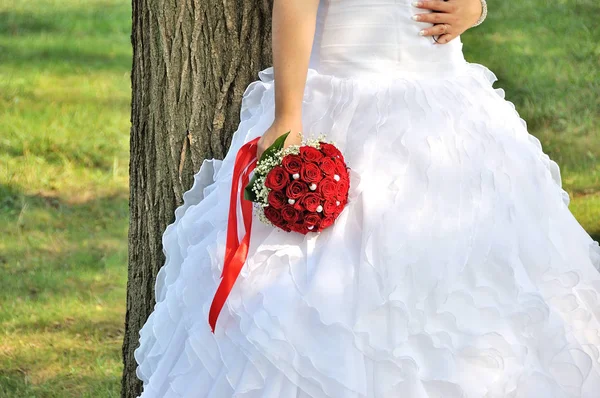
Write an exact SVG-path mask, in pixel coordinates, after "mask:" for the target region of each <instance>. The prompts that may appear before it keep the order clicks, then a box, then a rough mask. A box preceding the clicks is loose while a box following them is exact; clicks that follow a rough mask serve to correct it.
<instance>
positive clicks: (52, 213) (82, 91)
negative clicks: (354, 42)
mask: <svg viewBox="0 0 600 398" xmlns="http://www.w3.org/2000/svg"><path fill="white" fill-rule="evenodd" d="M130 12H131V9H130V4H129V2H128V1H127V0H87V1H84V0H28V1H14V0H0V235H1V236H2V240H1V241H0V267H1V268H0V272H1V273H2V274H1V276H2V277H1V278H0V305H1V306H0V397H10V398H21V397H36V398H37V397H95V398H104V397H116V396H118V395H119V387H120V384H119V382H120V372H121V358H120V354H121V352H120V350H121V338H122V333H123V319H124V312H125V285H126V262H127V223H128V222H127V211H128V205H127V202H128V187H127V177H128V176H127V174H128V170H127V169H128V144H129V136H128V133H129V97H130V82H129V71H130V64H131V48H130V43H129V31H130V21H131V15H130ZM596 15H600V5H598V3H597V2H596V1H595V0H594V1H592V0H579V1H558V2H553V3H552V4H551V5H550V4H547V3H546V2H545V1H543V0H522V1H518V2H498V1H491V2H490V16H489V19H488V21H487V22H486V23H485V24H484V25H483V26H481V27H479V28H476V30H475V29H474V30H473V32H472V33H468V34H465V35H464V37H463V41H464V42H465V50H466V53H467V58H468V59H469V60H470V61H472V62H478V63H481V64H484V65H487V66H488V67H490V69H492V70H493V71H494V72H495V73H496V74H497V75H498V77H499V79H500V81H499V82H498V83H497V87H503V88H504V89H505V90H506V92H507V98H508V99H509V100H511V101H513V102H514V103H515V105H516V106H517V109H518V110H519V113H520V114H521V116H522V117H523V118H524V119H525V120H527V121H528V125H529V127H530V131H531V132H532V133H533V134H535V135H536V136H538V137H540V139H541V140H542V143H543V145H544V149H545V151H546V152H547V153H548V154H549V155H550V156H551V157H552V158H553V159H555V160H556V161H557V162H558V163H559V164H560V165H561V169H562V173H563V180H564V186H565V188H567V190H568V191H569V192H570V193H571V195H572V198H573V199H572V204H571V210H572V211H573V214H575V216H576V217H577V219H578V220H579V221H580V222H581V224H582V225H583V226H584V227H585V228H586V229H587V230H588V232H589V233H590V234H592V235H593V236H594V237H596V239H598V238H600V223H599V221H598V220H599V219H600V127H598V126H600V97H599V96H598V95H597V93H598V92H600V76H599V73H600V72H599V71H600V65H599V61H598V60H599V59H600V46H599V45H598V43H597V41H596V40H595V39H594V37H595V36H596V35H594V29H595V25H596V21H595V18H594V16H596Z"/></svg>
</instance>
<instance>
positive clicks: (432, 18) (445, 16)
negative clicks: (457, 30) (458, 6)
mask: <svg viewBox="0 0 600 398" xmlns="http://www.w3.org/2000/svg"><path fill="white" fill-rule="evenodd" d="M413 19H414V20H415V21H419V22H429V23H433V24H438V23H455V22H456V21H457V18H456V15H454V14H450V13H447V12H430V13H426V14H415V15H413Z"/></svg>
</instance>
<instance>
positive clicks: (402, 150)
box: [135, 64, 600, 398]
mask: <svg viewBox="0 0 600 398" xmlns="http://www.w3.org/2000/svg"><path fill="white" fill-rule="evenodd" d="M259 76H260V80H258V81H256V82H253V83H252V84H250V85H249V86H248V89H247V90H246V92H245V93H244V99H243V103H242V109H241V123H240V125H239V129H238V130H237V131H236V132H235V134H234V137H233V141H232V144H231V148H230V151H229V153H228V154H227V156H226V157H225V159H224V160H223V161H220V160H207V161H205V162H204V164H203V165H202V167H201V169H200V171H199V172H198V173H197V174H196V175H195V180H194V184H193V186H192V188H191V189H190V190H189V191H187V192H186V193H185V195H184V204H183V205H182V206H180V207H179V208H177V210H176V211H175V221H174V222H173V223H172V224H170V225H169V226H168V227H167V229H166V231H165V232H164V235H163V250H164V253H165V255H166V259H167V260H166V263H165V265H164V267H163V268H162V269H161V270H160V272H159V275H158V279H157V282H156V299H157V304H156V306H155V309H154V312H153V313H152V314H151V315H150V318H149V319H148V320H147V322H146V324H145V325H144V327H143V329H142V330H141V332H140V347H139V348H138V349H137V350H136V352H135V357H136V360H137V361H138V364H139V367H138V369H137V375H138V377H139V378H140V379H141V380H142V381H143V382H144V393H143V394H142V397H143V398H152V397H161V398H162V397H190V398H191V397H198V398H200V397H202V398H205V397H211V398H212V397H214V398H225V397H244V398H258V397H261V398H308V397H312V398H325V397H330V398H366V397H368V398H391V397H403V398H421V397H443V398H452V397H536V398H538V397H540V398H542V397H543V398H546V397H586V398H597V397H598V396H600V395H599V394H600V273H599V272H598V269H599V268H600V247H599V246H598V243H597V242H595V241H593V240H592V238H591V237H590V236H589V235H588V234H587V233H586V231H585V230H584V229H583V228H582V227H581V225H580V224H579V223H578V222H577V220H576V219H575V218H574V217H573V215H572V214H571V212H570V211H569V208H568V202H569V196H568V194H567V193H566V192H565V191H564V190H563V189H562V188H561V179H560V171H559V167H558V166H557V164H556V163H555V162H554V161H552V160H551V159H549V157H548V155H546V154H545V153H544V152H543V151H542V147H541V145H540V142H539V140H538V139H537V138H535V137H534V136H532V135H530V134H529V133H528V132H527V128H526V125H525V122H524V121H523V120H522V119H521V118H520V117H519V115H518V114H517V112H516V111H515V109H514V106H513V105H512V104H511V103H510V102H508V101H506V100H505V99H504V95H503V92H502V90H499V89H494V88H493V87H492V84H493V82H494V81H495V80H496V77H495V76H494V75H493V73H492V72H490V71H489V70H488V69H487V68H485V67H483V66H481V65H477V64H467V67H466V68H465V70H464V72H463V73H457V74H456V75H455V76H452V77H451V78H448V77H445V78H439V79H429V80H418V79H401V78H394V79H390V80H387V81H385V80H383V81H370V80H360V79H349V78H339V77H335V76H329V75H323V74H319V73H318V72H317V71H316V70H314V69H309V74H308V79H307V84H306V91H305V97H304V109H303V124H304V130H305V131H304V132H305V135H308V136H318V135H319V134H321V133H322V134H325V135H327V137H328V138H329V139H332V140H333V141H334V142H335V143H336V144H337V145H338V147H340V149H341V150H342V151H343V152H344V154H345V157H346V161H347V163H348V165H349V166H350V167H351V185H352V186H351V191H350V203H349V204H348V206H347V207H346V208H345V210H344V211H343V212H342V214H341V215H340V217H339V219H338V220H337V221H336V223H335V224H334V225H333V226H332V227H330V228H329V229H327V230H325V231H324V232H322V233H320V234H319V235H314V234H313V235H310V234H309V235H306V236H304V235H300V234H296V233H286V232H284V231H281V230H276V229H273V228H271V227H268V226H266V225H264V224H261V223H260V222H259V221H258V219H256V218H255V220H254V223H253V228H252V235H251V243H250V245H251V246H250V251H249V256H248V261H247V263H246V264H245V265H244V268H243V269H242V272H241V274H240V276H239V278H238V280H237V282H236V284H235V286H234V288H233V290H232V292H231V294H230V296H229V298H228V301H227V303H226V305H225V307H224V308H223V311H222V313H221V315H220V318H219V321H218V323H217V328H216V331H215V334H213V333H211V331H210V328H209V325H208V310H209V307H210V304H211V301H212V299H213V296H214V293H215V290H216V288H217V285H218V283H219V281H220V275H221V270H222V267H223V256H224V248H225V240H226V226H227V214H228V205H229V194H230V189H231V175H232V169H233V162H234V159H235V154H236V152H237V150H238V148H239V147H240V146H242V145H243V144H244V143H245V142H247V141H249V140H251V139H252V138H255V137H257V136H259V135H261V134H262V133H263V132H264V131H265V130H266V129H267V128H268V127H269V125H270V124H271V122H272V121H273V115H274V114H273V109H274V81H273V74H272V68H269V69H266V70H264V71H262V72H261V73H260V75H259Z"/></svg>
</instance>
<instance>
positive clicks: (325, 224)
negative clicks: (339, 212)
mask: <svg viewBox="0 0 600 398" xmlns="http://www.w3.org/2000/svg"><path fill="white" fill-rule="evenodd" d="M334 221H335V217H333V216H327V217H325V218H324V219H323V220H322V221H321V227H320V228H321V229H325V228H327V227H329V226H331V225H332V224H333V223H334Z"/></svg>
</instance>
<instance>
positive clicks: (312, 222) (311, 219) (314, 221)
mask: <svg viewBox="0 0 600 398" xmlns="http://www.w3.org/2000/svg"><path fill="white" fill-rule="evenodd" d="M304 224H306V225H308V226H313V227H314V228H319V224H321V216H319V214H317V213H308V214H307V215H306V216H305V217H304ZM314 228H313V229H312V231H314V230H315V229H314Z"/></svg>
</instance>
